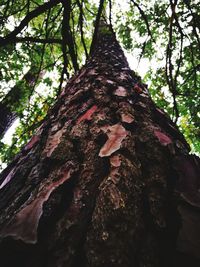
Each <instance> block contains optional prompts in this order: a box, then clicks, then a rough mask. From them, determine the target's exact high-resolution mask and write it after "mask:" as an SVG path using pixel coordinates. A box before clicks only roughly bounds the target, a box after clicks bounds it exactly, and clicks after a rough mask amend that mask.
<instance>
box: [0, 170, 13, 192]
mask: <svg viewBox="0 0 200 267" xmlns="http://www.w3.org/2000/svg"><path fill="white" fill-rule="evenodd" d="M14 175H15V168H14V169H13V170H12V171H11V172H9V174H8V175H7V176H6V178H5V179H4V181H3V183H2V184H1V185H0V189H1V188H3V187H4V186H5V185H7V183H9V182H10V180H11V179H12V178H13V177H14Z"/></svg>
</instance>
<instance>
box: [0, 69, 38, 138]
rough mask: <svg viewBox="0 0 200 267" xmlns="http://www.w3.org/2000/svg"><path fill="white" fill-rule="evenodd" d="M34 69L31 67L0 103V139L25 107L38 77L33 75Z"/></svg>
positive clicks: (35, 74)
mask: <svg viewBox="0 0 200 267" xmlns="http://www.w3.org/2000/svg"><path fill="white" fill-rule="evenodd" d="M35 68H36V67H35V66H33V67H32V68H31V69H30V70H29V71H28V72H27V73H26V74H25V75H24V77H23V78H22V80H20V81H18V83H17V84H16V85H15V86H14V87H13V88H12V89H11V90H10V91H9V92H8V94H7V95H6V96H5V97H4V99H3V100H2V101H1V102H0V114H1V115H0V138H2V137H3V135H4V134H5V132H6V131H7V130H8V129H9V127H10V126H11V125H12V124H13V122H14V121H15V119H16V118H17V117H18V116H19V113H20V112H22V110H23V109H24V107H25V106H26V105H27V101H28V99H29V97H30V96H31V94H32V88H33V86H34V84H35V82H36V81H37V76H38V75H37V73H35ZM19 111H20V112H19Z"/></svg>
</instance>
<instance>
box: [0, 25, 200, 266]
mask: <svg viewBox="0 0 200 267" xmlns="http://www.w3.org/2000/svg"><path fill="white" fill-rule="evenodd" d="M188 153H189V147H188V145H187V143H186V141H185V140H184V138H183V136H182V135H181V134H180V132H179V131H178V129H177V127H176V126H175V125H174V124H173V122H172V121H171V120H170V119H169V117H168V116H167V115H166V114H165V113H164V112H163V111H161V110H160V109H158V108H156V106H155V104H154V103H153V102H152V100H151V98H150V96H149V93H148V90H147V88H146V87H145V85H144V84H142V83H140V81H139V79H138V78H137V77H136V75H135V74H134V72H133V71H131V70H130V68H129V66H128V63H127V61H126V58H125V56H124V54H123V52H122V49H121V48H120V46H119V44H118V42H117V41H116V38H115V35H114V34H113V33H112V31H111V30H109V29H108V26H107V27H105V26H104V27H100V29H99V33H98V37H97V41H96V49H94V51H93V54H92V56H91V57H90V59H89V60H88V62H87V64H86V65H85V66H84V67H83V68H82V69H81V70H80V71H79V72H78V73H77V74H76V75H75V76H74V77H73V78H72V79H71V80H70V81H69V82H68V85H67V87H66V88H65V90H64V91H63V92H62V93H61V95H60V96H59V98H58V100H57V103H56V105H55V106H54V107H53V108H52V109H51V111H50V112H49V113H48V116H47V119H46V121H45V122H44V123H43V125H42V126H41V127H40V128H39V129H38V132H37V133H36V135H35V136H33V137H32V139H31V140H30V142H29V143H28V144H27V145H26V146H25V147H24V148H23V149H22V151H21V153H20V154H19V155H18V156H17V157H16V158H15V159H14V161H13V162H12V163H11V164H10V165H9V166H8V167H7V169H6V170H4V171H3V173H2V176H1V186H0V187H1V190H0V197H1V201H0V209H1V214H0V229H1V230H0V236H1V240H0V261H1V266H2V267H11V266H12V267H13V266H20V267H27V266H29V267H44V266H45V267H47V266H48V267H64V266H66V267H78V266H81V267H112V266H113V267H132V266H137V267H145V266H148V267H157V266H159V267H163V266H166V267H169V266H179V265H180V266H192V267H194V266H199V265H198V264H199V262H200V261H199V248H200V245H199V239H198V238H199V236H200V235H199V236H198V234H199V228H198V224H199V222H200V220H199V217H200V214H199V207H200V201H199V200H200V197H199V192H198V188H199V176H198V171H199V166H200V163H199V159H198V158H197V157H195V156H192V155H189V154H188Z"/></svg>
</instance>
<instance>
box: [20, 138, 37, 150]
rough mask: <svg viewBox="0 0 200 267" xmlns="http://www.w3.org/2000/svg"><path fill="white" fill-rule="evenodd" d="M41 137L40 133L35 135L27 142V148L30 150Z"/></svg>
mask: <svg viewBox="0 0 200 267" xmlns="http://www.w3.org/2000/svg"><path fill="white" fill-rule="evenodd" d="M39 139H40V137H39V136H38V135H34V136H33V137H32V138H31V140H30V141H29V142H28V143H27V145H26V146H25V148H24V149H25V150H29V149H31V148H32V147H33V146H34V145H35V144H36V143H37V142H38V141H39Z"/></svg>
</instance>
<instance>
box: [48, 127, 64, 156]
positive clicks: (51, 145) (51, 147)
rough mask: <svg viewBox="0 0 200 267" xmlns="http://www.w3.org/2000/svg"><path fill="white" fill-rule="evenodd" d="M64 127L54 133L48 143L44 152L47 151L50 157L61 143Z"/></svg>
mask: <svg viewBox="0 0 200 267" xmlns="http://www.w3.org/2000/svg"><path fill="white" fill-rule="evenodd" d="M63 131H64V129H61V130H59V131H57V132H56V133H55V134H54V135H51V136H50V137H49V138H48V140H47V144H46V148H45V150H44V153H46V155H47V157H50V156H51V154H52V153H53V151H54V150H55V149H56V147H57V146H58V144H59V143H60V139H61V137H62V134H63Z"/></svg>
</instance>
